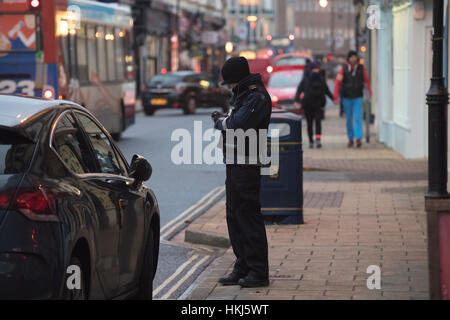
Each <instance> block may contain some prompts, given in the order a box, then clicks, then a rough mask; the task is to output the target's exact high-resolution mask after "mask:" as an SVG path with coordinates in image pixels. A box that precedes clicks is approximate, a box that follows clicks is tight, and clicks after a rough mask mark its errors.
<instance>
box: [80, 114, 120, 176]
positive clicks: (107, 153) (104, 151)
mask: <svg viewBox="0 0 450 320" xmlns="http://www.w3.org/2000/svg"><path fill="white" fill-rule="evenodd" d="M77 118H78V120H79V121H80V123H81V125H82V126H83V128H84V131H85V132H86V134H87V136H88V139H89V140H90V142H91V144H92V148H93V150H94V156H95V158H96V159H97V162H98V164H99V167H100V172H102V173H110V174H117V175H123V174H124V173H123V172H122V169H121V167H120V165H119V160H118V158H117V155H116V153H115V152H114V149H113V147H112V145H111V141H109V139H108V137H107V136H106V134H105V133H104V132H103V130H102V129H101V128H100V127H99V126H98V125H97V124H96V123H95V122H94V121H92V120H91V119H90V118H89V117H87V116H85V115H83V114H80V113H77Z"/></svg>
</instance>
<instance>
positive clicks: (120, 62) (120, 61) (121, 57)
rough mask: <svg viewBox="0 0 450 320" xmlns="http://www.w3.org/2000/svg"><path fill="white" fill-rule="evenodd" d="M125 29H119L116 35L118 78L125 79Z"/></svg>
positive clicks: (115, 47)
mask: <svg viewBox="0 0 450 320" xmlns="http://www.w3.org/2000/svg"><path fill="white" fill-rule="evenodd" d="M125 32H126V31H125V30H121V29H117V30H116V35H115V37H114V51H115V54H116V63H115V64H116V71H117V80H123V79H124V76H125V70H124V68H123V66H124V62H125V54H124V50H123V46H124V43H125V42H124V41H123V38H124V37H125V34H126V33H125Z"/></svg>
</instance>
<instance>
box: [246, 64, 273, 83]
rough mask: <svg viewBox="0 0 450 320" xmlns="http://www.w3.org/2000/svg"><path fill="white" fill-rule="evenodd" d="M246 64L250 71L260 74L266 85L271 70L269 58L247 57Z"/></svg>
mask: <svg viewBox="0 0 450 320" xmlns="http://www.w3.org/2000/svg"><path fill="white" fill-rule="evenodd" d="M248 65H249V67H250V72H251V73H259V74H261V78H262V81H263V83H264V85H265V86H266V87H267V84H268V83H269V78H270V73H271V72H272V71H273V66H272V63H271V62H270V59H269V58H255V59H248Z"/></svg>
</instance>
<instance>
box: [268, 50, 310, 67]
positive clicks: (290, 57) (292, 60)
mask: <svg viewBox="0 0 450 320" xmlns="http://www.w3.org/2000/svg"><path fill="white" fill-rule="evenodd" d="M307 59H311V56H310V55H308V54H305V53H295V52H293V53H286V54H281V55H278V56H276V57H275V58H273V59H272V65H273V66H274V67H275V68H276V67H281V66H306V60H307Z"/></svg>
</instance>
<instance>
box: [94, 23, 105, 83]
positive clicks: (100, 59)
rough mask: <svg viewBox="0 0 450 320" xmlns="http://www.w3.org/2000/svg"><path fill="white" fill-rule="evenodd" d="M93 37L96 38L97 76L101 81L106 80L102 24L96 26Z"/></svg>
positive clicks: (103, 29)
mask: <svg viewBox="0 0 450 320" xmlns="http://www.w3.org/2000/svg"><path fill="white" fill-rule="evenodd" d="M95 37H96V39H97V65H98V76H99V77H100V80H101V81H106V80H107V79H108V78H107V76H106V59H105V56H106V50H105V28H104V27H102V26H97V28H96V32H95Z"/></svg>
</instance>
